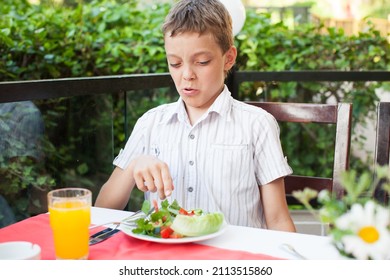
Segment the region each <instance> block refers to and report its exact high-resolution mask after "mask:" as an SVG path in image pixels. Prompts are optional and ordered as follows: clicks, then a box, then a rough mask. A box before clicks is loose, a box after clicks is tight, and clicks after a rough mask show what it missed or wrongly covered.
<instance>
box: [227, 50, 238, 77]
mask: <svg viewBox="0 0 390 280" xmlns="http://www.w3.org/2000/svg"><path fill="white" fill-rule="evenodd" d="M225 57H226V60H225V69H224V70H225V71H229V70H230V68H232V67H233V65H234V63H236V58H237V49H236V47H235V46H232V47H230V49H229V50H228V51H227V52H226V55H225Z"/></svg>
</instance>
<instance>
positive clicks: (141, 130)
mask: <svg viewBox="0 0 390 280" xmlns="http://www.w3.org/2000/svg"><path fill="white" fill-rule="evenodd" d="M146 126H147V124H146V119H145V118H144V117H141V118H140V119H138V120H137V122H136V124H135V126H134V129H133V131H132V133H131V135H130V137H129V139H128V140H127V142H126V145H125V148H124V149H121V150H120V151H119V154H118V155H117V156H116V157H115V159H114V161H113V164H114V165H115V166H117V167H119V168H121V169H126V168H127V166H128V165H129V164H130V162H131V161H132V159H133V158H134V157H136V156H138V155H141V154H144V153H145V130H146Z"/></svg>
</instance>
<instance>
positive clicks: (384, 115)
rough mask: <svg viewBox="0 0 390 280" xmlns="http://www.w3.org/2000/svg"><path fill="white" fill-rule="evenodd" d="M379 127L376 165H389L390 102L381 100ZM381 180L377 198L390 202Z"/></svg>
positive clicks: (376, 143)
mask: <svg viewBox="0 0 390 280" xmlns="http://www.w3.org/2000/svg"><path fill="white" fill-rule="evenodd" d="M377 112H378V114H377V127H376V141H375V163H374V164H375V166H377V165H382V166H383V165H389V164H390V163H389V160H390V159H389V157H390V102H379V104H378V110H377ZM389 172H390V170H389ZM381 186H382V182H380V183H379V184H378V186H377V188H376V189H375V193H374V195H375V198H376V199H378V200H379V201H381V202H383V203H389V196H388V194H387V193H386V192H385V191H383V189H382V187H381Z"/></svg>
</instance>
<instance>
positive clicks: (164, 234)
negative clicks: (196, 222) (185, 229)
mask: <svg viewBox="0 0 390 280" xmlns="http://www.w3.org/2000/svg"><path fill="white" fill-rule="evenodd" d="M172 233H173V229H171V227H161V232H160V234H161V238H170V237H171V234H172Z"/></svg>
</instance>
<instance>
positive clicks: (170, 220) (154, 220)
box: [132, 200, 224, 238]
mask: <svg viewBox="0 0 390 280" xmlns="http://www.w3.org/2000/svg"><path fill="white" fill-rule="evenodd" d="M153 204H154V205H153V206H154V212H152V214H150V215H149V216H148V217H146V218H141V219H138V220H137V221H136V226H137V227H136V228H135V229H133V230H132V232H133V233H136V234H144V235H149V236H153V237H157V238H182V237H186V236H187V237H194V236H201V235H206V234H211V233H214V232H217V231H218V230H219V229H220V228H221V226H222V224H223V221H224V216H223V214H222V213H220V212H215V213H205V212H204V211H203V210H202V209H193V210H186V209H184V208H182V207H181V206H180V205H179V204H178V202H177V201H176V200H174V201H173V202H172V203H171V204H170V203H169V202H168V201H167V200H164V201H162V202H161V207H158V205H157V202H155V201H154V202H153ZM150 209H151V203H150V202H149V201H144V203H143V205H142V211H143V212H144V213H148V212H149V210H150Z"/></svg>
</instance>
